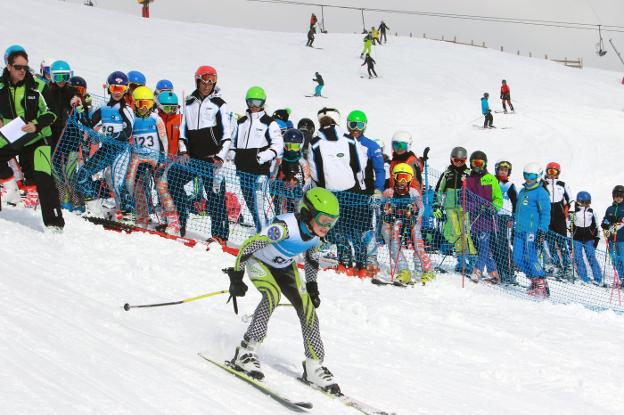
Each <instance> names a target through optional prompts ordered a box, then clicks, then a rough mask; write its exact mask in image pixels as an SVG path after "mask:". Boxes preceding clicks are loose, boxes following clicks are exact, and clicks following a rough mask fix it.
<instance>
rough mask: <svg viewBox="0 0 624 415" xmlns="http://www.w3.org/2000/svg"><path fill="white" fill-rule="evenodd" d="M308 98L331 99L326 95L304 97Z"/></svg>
mask: <svg viewBox="0 0 624 415" xmlns="http://www.w3.org/2000/svg"><path fill="white" fill-rule="evenodd" d="M304 96H305V97H306V98H329V97H326V96H325V95H304Z"/></svg>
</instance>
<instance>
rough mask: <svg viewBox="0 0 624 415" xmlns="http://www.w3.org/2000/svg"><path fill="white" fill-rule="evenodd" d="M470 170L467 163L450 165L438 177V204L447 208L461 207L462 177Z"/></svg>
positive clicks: (436, 188) (436, 190) (436, 189)
mask: <svg viewBox="0 0 624 415" xmlns="http://www.w3.org/2000/svg"><path fill="white" fill-rule="evenodd" d="M468 174H470V170H469V169H468V166H466V164H462V165H461V166H459V167H455V166H454V165H452V164H451V165H450V166H448V167H447V168H446V170H445V171H444V173H442V175H441V176H440V178H439V179H438V183H437V184H436V187H435V192H436V205H438V206H444V208H445V209H457V208H461V206H462V205H461V203H462V201H461V190H462V183H463V182H462V178H463V177H466V176H468Z"/></svg>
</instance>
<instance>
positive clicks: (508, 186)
mask: <svg viewBox="0 0 624 415" xmlns="http://www.w3.org/2000/svg"><path fill="white" fill-rule="evenodd" d="M494 168H495V170H496V178H497V179H498V185H499V187H500V189H501V193H502V195H503V207H502V209H500V210H499V211H498V221H497V227H496V228H495V229H494V239H493V240H492V247H493V249H492V254H493V255H494V261H496V269H498V273H499V275H500V277H501V282H502V283H503V284H515V283H516V280H515V277H514V270H513V267H512V264H511V247H510V243H511V231H512V229H513V216H514V213H515V211H516V200H517V196H518V192H517V191H516V186H515V185H514V184H513V183H511V182H510V181H509V176H511V169H512V165H511V162H509V161H506V160H499V161H497V162H496V165H495V167H494Z"/></svg>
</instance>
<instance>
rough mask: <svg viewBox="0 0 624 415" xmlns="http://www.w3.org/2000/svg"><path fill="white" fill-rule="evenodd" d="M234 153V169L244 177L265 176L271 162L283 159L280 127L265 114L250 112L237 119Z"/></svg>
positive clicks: (267, 173)
mask: <svg viewBox="0 0 624 415" xmlns="http://www.w3.org/2000/svg"><path fill="white" fill-rule="evenodd" d="M232 144H233V146H232V148H233V149H234V151H235V154H236V155H235V156H234V164H236V169H237V170H238V171H242V172H245V173H251V174H257V175H265V176H268V175H269V174H270V170H271V161H272V160H274V159H276V158H279V157H281V156H282V152H283V151H284V139H283V138H282V132H281V131H280V128H279V125H277V123H276V122H275V120H274V119H273V118H272V117H269V116H268V115H267V114H266V113H265V112H264V111H259V112H249V110H247V115H245V116H243V117H241V118H239V120H238V131H237V135H236V140H235V142H234V143H232Z"/></svg>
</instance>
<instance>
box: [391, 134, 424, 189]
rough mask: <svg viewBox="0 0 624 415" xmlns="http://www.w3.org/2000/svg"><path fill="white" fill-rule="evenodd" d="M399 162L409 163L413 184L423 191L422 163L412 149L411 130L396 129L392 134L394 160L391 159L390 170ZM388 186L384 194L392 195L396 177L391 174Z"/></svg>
mask: <svg viewBox="0 0 624 415" xmlns="http://www.w3.org/2000/svg"><path fill="white" fill-rule="evenodd" d="M399 163H407V164H409V166H410V167H411V168H412V171H413V175H412V176H413V178H414V179H413V180H412V183H411V186H412V187H413V188H414V189H416V190H418V191H419V192H421V191H422V182H423V179H422V173H421V172H422V165H421V162H420V160H419V159H418V157H417V156H416V154H414V152H413V151H412V134H411V133H410V132H409V131H403V130H399V131H395V133H394V134H393V135H392V160H391V161H390V171H392V169H393V168H394V166H396V165H397V164H399ZM389 180H390V181H389V183H388V188H387V189H386V190H385V191H384V196H386V197H392V192H393V190H392V189H393V188H394V179H393V178H392V175H389Z"/></svg>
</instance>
